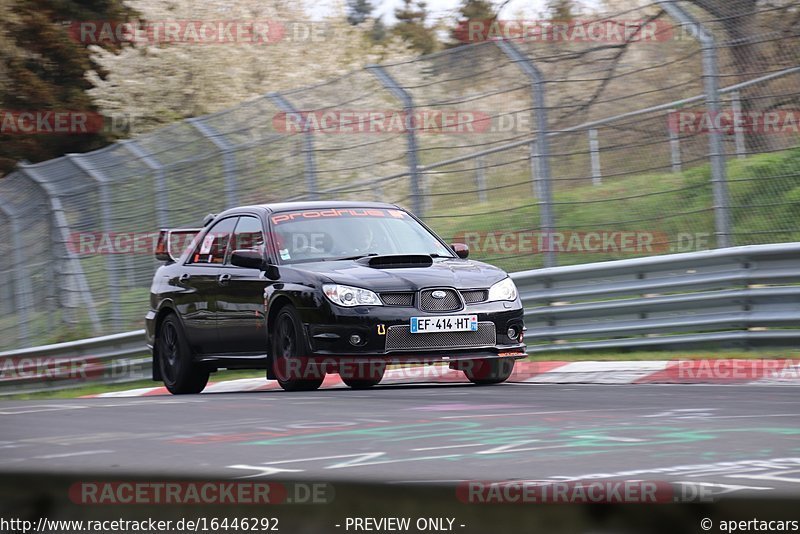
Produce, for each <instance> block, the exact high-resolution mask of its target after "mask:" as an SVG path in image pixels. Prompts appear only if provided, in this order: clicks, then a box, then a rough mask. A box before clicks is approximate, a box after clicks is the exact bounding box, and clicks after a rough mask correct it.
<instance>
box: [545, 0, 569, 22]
mask: <svg viewBox="0 0 800 534" xmlns="http://www.w3.org/2000/svg"><path fill="white" fill-rule="evenodd" d="M547 13H548V14H549V16H550V19H551V20H554V21H559V22H570V21H572V20H574V19H575V0H547Z"/></svg>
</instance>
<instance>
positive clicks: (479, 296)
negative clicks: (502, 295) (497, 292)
mask: <svg viewBox="0 0 800 534" xmlns="http://www.w3.org/2000/svg"><path fill="white" fill-rule="evenodd" d="M461 296H462V297H463V298H464V302H466V303H467V304H475V303H476V302H483V301H485V300H486V299H487V298H489V292H488V291H486V290H485V289H470V290H467V291H462V292H461Z"/></svg>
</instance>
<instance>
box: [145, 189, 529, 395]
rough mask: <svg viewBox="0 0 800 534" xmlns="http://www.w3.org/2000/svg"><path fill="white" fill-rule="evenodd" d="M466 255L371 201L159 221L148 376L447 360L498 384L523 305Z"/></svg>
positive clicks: (519, 342)
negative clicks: (190, 222) (185, 222)
mask: <svg viewBox="0 0 800 534" xmlns="http://www.w3.org/2000/svg"><path fill="white" fill-rule="evenodd" d="M181 239H183V240H184V243H185V244H181ZM468 253H469V250H468V249H467V247H466V246H465V245H463V244H458V243H453V244H451V245H447V244H446V243H445V242H444V241H443V240H442V239H441V238H440V237H438V236H437V235H436V234H435V233H433V232H432V231H431V230H430V229H429V228H428V227H427V226H426V225H425V224H423V223H422V222H421V221H420V220H418V219H417V218H416V217H414V216H413V215H412V214H411V213H409V212H407V211H405V210H404V209H402V208H400V207H398V206H395V205H391V204H384V203H375V202H369V203H368V202H295V203H279V204H266V205H255V206H243V207H239V208H234V209H229V210H227V211H225V212H224V213H221V214H218V215H215V216H209V217H207V218H206V222H205V224H204V226H203V228H201V229H174V230H162V231H161V233H160V235H159V242H158V246H157V248H156V257H157V258H158V259H159V260H161V261H164V262H165V264H164V265H163V266H161V267H159V269H158V270H157V271H156V273H155V275H154V277H153V284H152V287H151V292H150V306H151V309H150V311H149V312H148V313H147V316H146V330H147V340H148V346H149V347H150V348H151V350H152V354H153V379H154V380H162V381H163V382H164V384H165V385H166V387H167V388H168V389H169V391H170V392H172V393H176V394H178V393H197V392H200V391H202V390H203V388H204V387H205V385H206V383H207V382H208V377H209V374H210V373H211V372H214V371H216V370H219V369H262V368H263V369H266V374H267V378H268V379H277V380H278V381H279V383H280V385H281V387H282V388H283V389H286V390H312V389H316V388H318V387H319V386H320V385H321V384H322V381H323V379H324V378H325V374H326V373H339V374H340V375H341V378H342V380H343V381H344V382H345V383H346V384H347V385H349V386H351V387H355V388H365V387H370V386H373V385H375V384H377V383H378V382H380V380H381V379H382V377H383V374H384V370H385V369H386V366H387V365H391V364H403V363H425V364H428V363H435V362H447V363H449V366H450V368H451V369H459V370H462V371H463V372H464V373H465V374H466V376H467V378H468V379H469V380H470V381H472V382H474V383H476V384H496V383H500V382H503V381H505V380H506V379H507V378H508V377H509V376H510V375H511V372H512V370H513V367H514V361H515V360H516V359H518V358H522V357H524V356H525V345H524V344H523V335H524V324H523V310H522V304H521V302H520V299H519V295H518V293H517V288H516V287H515V285H514V282H513V281H512V280H511V278H509V277H508V275H507V274H506V273H505V272H504V271H502V270H501V269H498V268H497V267H493V266H491V265H487V264H485V263H481V262H477V261H472V260H468V259H467V256H468Z"/></svg>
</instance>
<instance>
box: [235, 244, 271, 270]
mask: <svg viewBox="0 0 800 534" xmlns="http://www.w3.org/2000/svg"><path fill="white" fill-rule="evenodd" d="M231 263H232V264H233V265H236V266H237V267H247V268H249V269H259V270H261V271H264V270H266V268H267V262H265V261H264V257H263V256H262V255H261V253H260V252H259V251H257V250H246V249H242V250H234V251H233V254H231Z"/></svg>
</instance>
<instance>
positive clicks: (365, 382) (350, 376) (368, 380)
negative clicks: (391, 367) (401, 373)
mask: <svg viewBox="0 0 800 534" xmlns="http://www.w3.org/2000/svg"><path fill="white" fill-rule="evenodd" d="M385 371H386V364H385V363H384V362H380V363H372V362H357V363H352V364H350V363H347V364H344V368H343V369H340V370H339V377H340V378H341V379H342V382H344V383H345V384H346V385H347V386H349V387H351V388H353V389H367V388H371V387H372V386H374V385H376V384H378V383H379V382H380V381H381V380H383V374H384V372H385Z"/></svg>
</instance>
